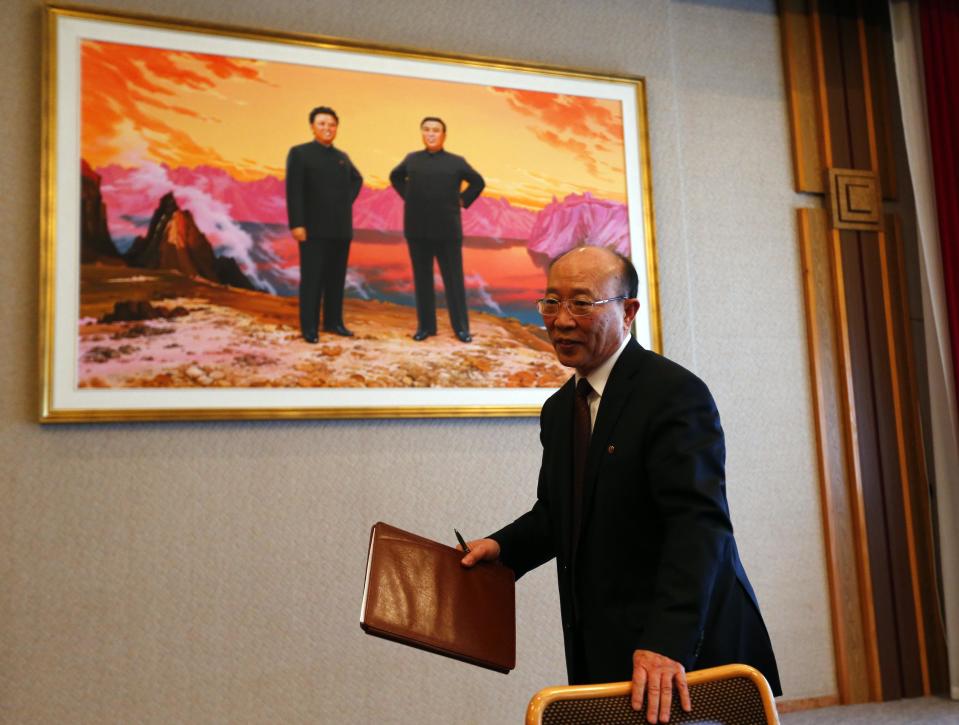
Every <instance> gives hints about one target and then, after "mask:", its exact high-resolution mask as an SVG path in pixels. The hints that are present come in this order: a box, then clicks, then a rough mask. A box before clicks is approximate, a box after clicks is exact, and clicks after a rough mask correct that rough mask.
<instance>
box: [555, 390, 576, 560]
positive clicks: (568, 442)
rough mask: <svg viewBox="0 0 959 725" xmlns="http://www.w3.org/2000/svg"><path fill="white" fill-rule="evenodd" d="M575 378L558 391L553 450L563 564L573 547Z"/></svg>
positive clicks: (568, 558)
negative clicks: (554, 452)
mask: <svg viewBox="0 0 959 725" xmlns="http://www.w3.org/2000/svg"><path fill="white" fill-rule="evenodd" d="M575 382H576V377H575V376H573V377H571V378H570V379H569V380H568V381H567V382H566V384H565V385H563V387H562V388H560V390H559V399H558V400H557V401H556V427H555V428H554V429H553V433H552V436H553V444H554V446H555V448H554V450H555V451H556V452H557V453H556V457H555V461H556V468H555V469H554V473H555V475H556V480H557V483H558V486H557V490H556V495H555V499H556V503H557V504H558V509H559V511H558V514H559V524H560V527H561V532H562V535H561V536H560V541H561V542H562V546H563V556H564V561H569V560H570V557H569V554H570V547H571V544H572V538H573V534H572V525H573V521H572V516H573V514H572V495H573V397H574V395H575V390H576V385H575Z"/></svg>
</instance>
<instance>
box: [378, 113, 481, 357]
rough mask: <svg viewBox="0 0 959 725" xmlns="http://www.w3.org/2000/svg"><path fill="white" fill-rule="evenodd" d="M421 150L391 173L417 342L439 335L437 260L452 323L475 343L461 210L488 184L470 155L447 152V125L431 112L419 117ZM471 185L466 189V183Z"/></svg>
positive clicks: (458, 333) (464, 338)
mask: <svg viewBox="0 0 959 725" xmlns="http://www.w3.org/2000/svg"><path fill="white" fill-rule="evenodd" d="M420 133H421V134H422V136H423V146H424V147H425V148H424V149H423V150H422V151H414V152H413V153H411V154H407V156H406V158H405V159H403V160H402V161H401V162H400V163H399V165H398V166H397V167H396V168H395V169H393V171H391V172H390V183H391V184H392V185H393V188H394V189H396V193H397V194H399V195H400V196H401V197H403V201H404V210H403V233H404V234H405V236H406V244H407V246H408V247H409V252H410V262H411V263H412V265H413V286H414V289H415V292H416V320H417V325H416V332H415V333H413V339H414V340H416V341H417V342H421V341H422V340H425V339H426V338H427V337H431V336H432V335H435V334H436V296H435V293H434V291H433V260H434V259H435V260H436V261H437V262H439V266H440V274H441V275H442V276H443V289H444V290H445V291H446V309H447V311H448V312H449V316H450V324H451V325H452V327H453V331H454V332H455V333H456V337H457V338H459V340H460V341H461V342H471V341H472V339H473V337H472V336H471V335H470V326H469V315H468V312H467V307H466V287H465V284H464V282H463V224H462V221H461V219H460V208H461V207H462V208H463V209H467V208H469V206H470V204H472V203H473V202H474V201H476V198H477V197H478V196H479V195H480V193H481V192H482V191H483V187H484V186H485V185H486V182H485V181H483V177H482V176H480V175H479V174H478V173H476V171H474V170H473V167H472V166H470V165H469V164H468V163H467V162H466V159H464V158H463V157H462V156H457V155H456V154H451V153H449V152H448V151H446V150H444V148H443V146H444V144H445V143H446V123H445V122H444V121H443V119H442V118H437V117H436V116H427V117H426V118H424V119H423V120H422V121H420ZM464 182H465V183H466V188H465V189H462V188H461V187H462V185H463V183H464Z"/></svg>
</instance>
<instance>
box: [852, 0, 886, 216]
mask: <svg viewBox="0 0 959 725" xmlns="http://www.w3.org/2000/svg"><path fill="white" fill-rule="evenodd" d="M856 5H857V7H858V8H859V17H858V18H857V19H856V29H857V31H858V33H857V36H858V40H859V62H860V64H861V66H862V93H863V102H864V104H865V106H866V137H867V138H868V140H869V170H870V171H872V172H873V173H874V174H876V176H877V177H878V175H879V151H878V149H877V147H876V121H875V115H874V113H873V101H872V83H871V81H870V75H869V50H868V46H867V44H866V23H865V21H864V20H863V17H862V13H863V10H862V7H863V0H857V2H856ZM881 199H882V197H881V196H880V200H881Z"/></svg>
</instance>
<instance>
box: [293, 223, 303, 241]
mask: <svg viewBox="0 0 959 725" xmlns="http://www.w3.org/2000/svg"><path fill="white" fill-rule="evenodd" d="M290 234H292V235H293V238H294V239H295V240H296V241H298V242H305V241H306V227H293V228H292V229H291V230H290Z"/></svg>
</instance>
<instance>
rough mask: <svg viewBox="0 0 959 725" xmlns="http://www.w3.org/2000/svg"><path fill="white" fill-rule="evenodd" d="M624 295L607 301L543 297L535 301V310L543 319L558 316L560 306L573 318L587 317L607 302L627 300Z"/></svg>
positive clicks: (586, 298) (585, 298)
mask: <svg viewBox="0 0 959 725" xmlns="http://www.w3.org/2000/svg"><path fill="white" fill-rule="evenodd" d="M628 299H629V297H627V296H626V295H620V296H619V297H610V298H609V299H607V300H591V299H589V298H588V297H573V298H572V299H570V300H560V299H556V298H555V297H544V298H543V299H541V300H536V309H538V310H539V314H541V315H542V316H543V317H554V316H556V315H558V314H559V308H560V306H562V307H565V308H566V311H567V312H568V313H569V314H571V315H572V316H573V317H587V316H588V315H591V314H593V310H594V308H596V307H597V306H598V305H605V304H606V303H608V302H616V301H617V300H628Z"/></svg>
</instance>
